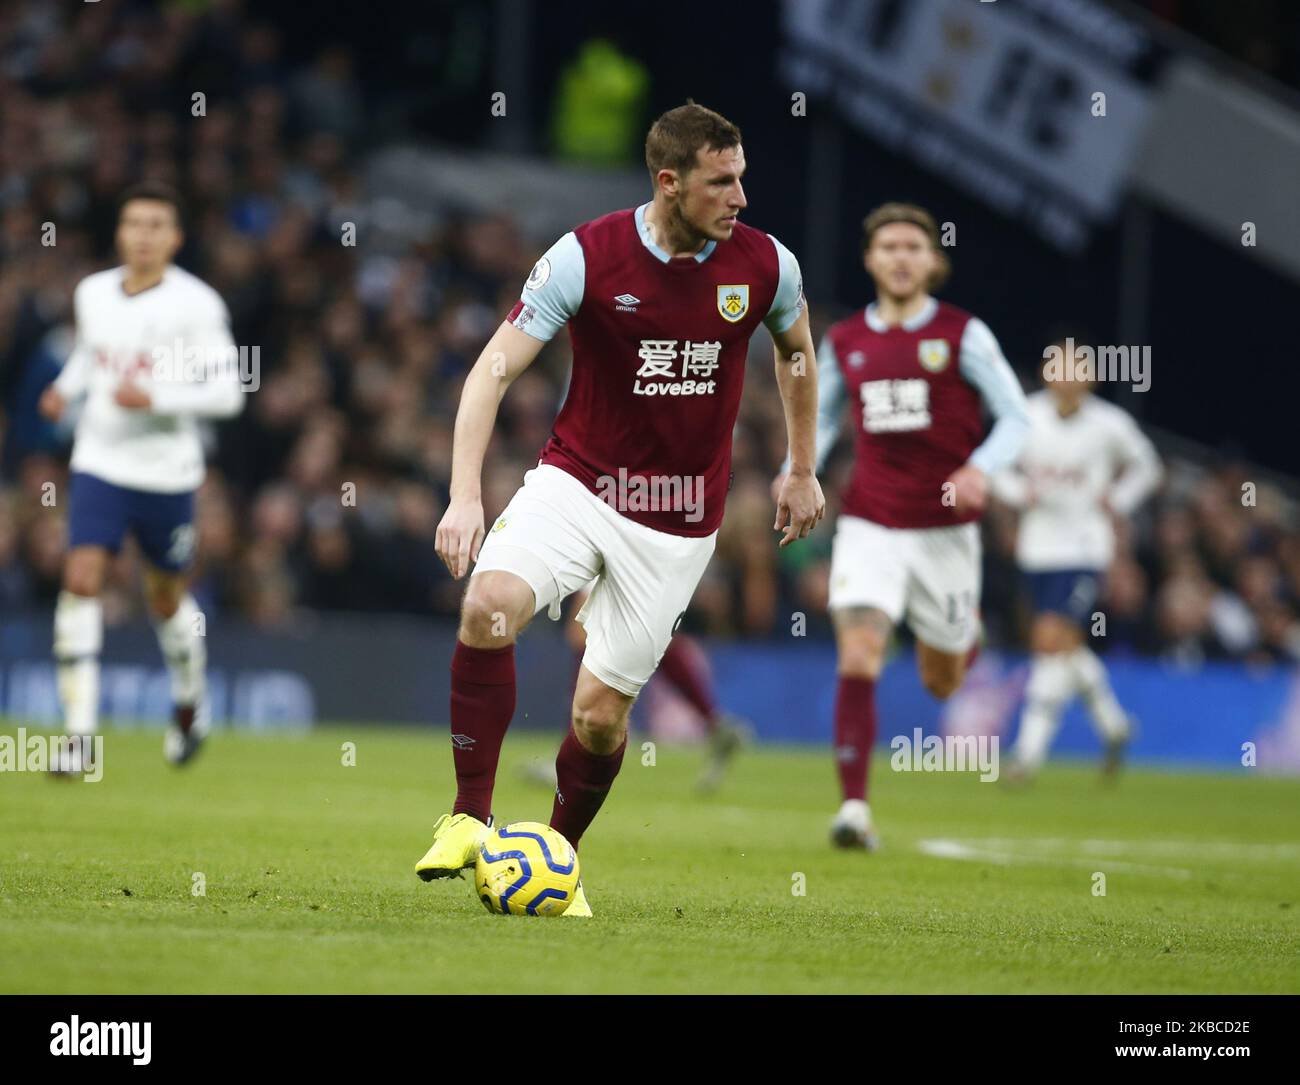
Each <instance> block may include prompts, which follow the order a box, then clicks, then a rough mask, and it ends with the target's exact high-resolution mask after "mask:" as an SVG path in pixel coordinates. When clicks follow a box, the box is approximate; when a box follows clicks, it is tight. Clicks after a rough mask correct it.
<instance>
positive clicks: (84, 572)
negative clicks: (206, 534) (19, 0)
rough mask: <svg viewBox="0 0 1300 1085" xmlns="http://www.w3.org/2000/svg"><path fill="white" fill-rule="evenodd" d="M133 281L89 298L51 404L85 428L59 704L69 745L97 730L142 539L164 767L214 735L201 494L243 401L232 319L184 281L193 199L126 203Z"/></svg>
mask: <svg viewBox="0 0 1300 1085" xmlns="http://www.w3.org/2000/svg"><path fill="white" fill-rule="evenodd" d="M116 241H117V249H118V254H119V256H120V257H121V259H122V266H120V267H116V268H112V269H110V270H108V271H100V272H97V273H95V274H93V275H88V276H87V277H86V278H85V279H83V280H82V281H81V282H80V283H79V284H78V285H77V288H76V292H75V294H74V309H75V316H76V346H75V348H74V350H73V352H72V355H71V356H70V357H69V358H68V360H67V362H66V363H65V365H64V367H63V370H62V372H61V373H60V374H59V376H58V378H57V379H56V380H55V381H54V382H53V384H51V385H50V387H48V388H47V389H46V390H45V392H44V393H43V395H42V397H41V402H40V410H41V413H42V414H43V415H44V416H45V417H46V418H48V419H50V420H51V421H58V420H59V419H60V418H62V417H63V414H64V411H65V410H66V409H67V408H68V406H69V404H70V403H72V402H73V401H74V400H77V399H81V398H83V397H84V400H85V403H84V407H83V409H82V412H81V415H80V417H79V419H78V420H77V423H76V436H75V440H74V443H73V449H72V464H71V478H70V489H71V494H70V496H69V514H68V532H69V539H68V554H67V558H66V560H65V563H64V568H63V588H62V591H61V592H60V593H59V598H58V603H57V604H56V607H55V613H54V656H55V660H56V662H57V664H58V677H59V698H60V701H61V702H62V706H63V713H64V723H65V726H66V728H67V731H68V733H69V735H71V736H74V737H77V738H82V739H88V738H89V736H91V735H93V734H94V733H95V731H96V730H97V729H98V723H99V721H98V709H99V653H100V647H101V644H102V642H103V624H104V623H103V610H102V605H101V602H100V598H99V597H100V594H101V592H102V591H103V587H104V580H105V577H106V575H107V572H108V567H109V561H110V558H111V556H112V555H113V554H115V553H117V551H118V550H119V549H120V548H121V545H122V540H123V539H124V537H125V536H126V535H127V534H128V533H130V534H132V535H133V536H134V537H135V539H136V542H137V543H138V545H139V547H140V550H141V552H142V553H143V555H144V558H145V571H144V586H145V598H146V601H147V605H148V609H149V614H150V618H151V620H152V621H153V624H154V628H155V630H156V631H157V634H158V644H159V646H160V647H161V649H162V654H163V658H164V659H165V661H166V664H167V670H168V672H169V675H170V678H171V692H172V700H173V704H174V708H173V718H172V723H171V726H170V727H169V728H168V730H167V735H166V738H165V741H164V747H163V749H164V753H165V755H166V757H167V760H169V761H170V762H172V763H173V764H183V763H184V762H186V761H188V760H189V759H190V758H191V757H192V756H193V755H194V753H195V752H196V751H197V750H198V748H199V745H200V744H201V743H202V741H203V738H204V736H205V735H206V734H207V731H208V726H209V709H208V704H207V698H206V686H205V667H206V655H207V653H206V650H205V647H204V639H203V635H202V634H203V632H204V630H203V628H202V616H201V614H200V612H199V608H198V605H197V603H196V602H195V601H194V597H193V596H192V595H191V594H190V593H189V591H188V589H187V580H186V570H187V569H188V567H189V565H190V563H191V562H192V560H193V556H194V543H195V530H194V523H193V521H194V492H195V491H196V490H197V489H198V488H199V486H200V485H201V484H202V482H203V476H204V460H203V446H202V443H201V440H200V436H199V427H198V421H197V420H198V419H199V418H205V417H206V418H229V417H232V416H234V415H236V414H238V413H239V411H240V409H241V408H242V406H243V402H244V396H243V389H242V387H241V384H240V374H239V368H238V365H237V364H236V363H237V351H236V348H235V344H234V340H233V339H232V338H231V334H230V327H229V324H230V318H229V315H228V314H227V311H226V306H225V303H224V302H223V301H222V300H221V297H220V295H218V294H217V292H216V291H215V290H213V289H212V288H211V287H210V286H208V285H207V284H206V283H204V282H203V281H202V280H200V279H198V278H196V277H195V276H194V275H191V274H190V273H189V272H187V271H184V270H182V269H181V268H179V267H176V266H175V265H174V264H173V263H172V259H173V257H174V256H175V255H176V252H177V251H178V250H179V249H180V246H181V243H182V241H183V234H182V232H181V222H180V204H179V199H178V197H177V196H176V195H175V193H173V192H172V191H171V190H170V189H169V188H167V187H166V186H163V185H155V184H148V183H146V184H141V185H137V186H135V187H134V188H132V189H129V190H128V191H127V192H126V193H125V194H124V195H123V197H122V200H121V203H120V209H119V215H118V223H117V235H116ZM89 749H90V744H89V742H88V741H85V742H82V743H70V744H69V746H68V747H67V748H66V755H67V756H66V757H64V758H62V759H61V763H60V764H59V765H58V766H57V768H56V771H59V772H62V773H67V774H74V773H78V772H82V771H85V770H86V769H87V768H88V767H89V766H87V765H86V764H84V759H85V758H86V757H87V756H88V751H89Z"/></svg>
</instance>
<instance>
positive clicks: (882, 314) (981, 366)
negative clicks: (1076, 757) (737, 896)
mask: <svg viewBox="0 0 1300 1085" xmlns="http://www.w3.org/2000/svg"><path fill="white" fill-rule="evenodd" d="M862 252H863V262H864V264H865V266H866V269H867V272H868V273H869V274H870V275H871V278H872V280H873V282H874V283H875V287H876V300H875V301H874V302H873V303H871V304H870V305H868V306H867V307H866V308H865V309H864V310H859V311H858V312H855V313H854V314H853V315H852V316H850V317H847V318H846V319H844V320H842V321H840V322H839V323H838V324H835V325H833V326H832V327H831V328H830V330H829V331H828V332H827V333H826V336H825V338H824V339H823V340H822V342H821V345H820V347H819V349H818V351H817V383H818V412H817V467H818V469H819V470H820V466H821V464H822V462H824V460H825V457H826V455H827V453H828V452H829V451H830V448H831V446H832V445H833V444H834V443H835V438H836V436H837V435H838V433H839V428H840V416H841V413H842V407H843V404H844V402H845V400H847V401H848V402H849V403H851V404H852V408H853V411H852V417H853V426H854V431H855V433H856V434H857V437H856V448H855V462H854V469H853V476H852V479H851V480H850V482H849V486H848V489H847V491H846V492H845V494H844V497H843V502H842V507H841V512H840V516H839V520H838V522H837V524H836V527H835V539H834V543H833V546H832V552H831V575H830V610H831V619H832V622H833V624H834V627H835V642H836V649H837V654H838V687H837V690H836V696H835V721H834V734H835V739H834V742H835V747H834V748H835V761H836V767H837V769H838V772H839V777H840V788H841V798H842V802H841V805H840V809H839V812H838V813H837V814H836V815H835V817H834V819H833V820H832V822H831V840H832V842H833V843H834V844H835V845H836V846H838V847H845V848H864V849H867V850H872V849H874V848H875V847H876V846H877V843H878V838H877V836H876V832H875V828H874V825H873V823H872V818H871V810H870V808H869V807H868V805H867V802H866V798H867V792H866V788H867V770H868V765H869V759H870V755H871V747H872V744H873V743H874V742H875V738H876V701H875V698H876V680H877V679H878V678H879V676H880V671H881V668H882V666H883V663H884V658H885V649H886V647H887V646H888V643H889V637H890V634H891V632H892V630H893V627H894V626H895V624H897V622H898V621H900V620H901V619H902V618H904V617H906V619H907V623H908V625H909V627H910V628H911V630H912V632H913V633H914V634H915V635H916V640H917V645H916V648H917V656H916V658H917V665H918V667H919V669H920V672H921V681H922V682H923V683H924V684H925V687H926V689H928V690H929V691H930V692H931V693H932V694H933V695H934V696H936V697H939V698H941V699H946V698H947V697H949V696H950V695H951V694H952V693H953V692H954V691H955V690H956V689H957V687H958V686H959V685H961V682H962V679H963V678H964V677H965V674H966V668H967V666H968V664H969V661H970V658H971V657H972V656H973V653H974V651H975V646H976V641H977V639H978V637H979V630H980V625H979V613H978V607H979V595H980V537H979V525H978V524H977V523H976V522H975V521H976V520H978V519H979V516H980V514H981V512H982V511H983V508H984V504H985V500H986V497H987V492H988V476H989V474H990V473H991V472H993V471H996V470H999V469H1000V468H1002V467H1005V466H1006V465H1007V464H1009V463H1010V462H1011V461H1012V459H1014V457H1015V456H1016V455H1017V454H1018V453H1019V451H1020V447H1021V445H1022V443H1023V441H1024V437H1025V433H1026V430H1027V428H1028V422H1027V419H1026V414H1025V397H1024V393H1023V392H1022V391H1021V389H1020V384H1019V382H1018V381H1017V380H1016V377H1015V374H1014V373H1013V372H1012V371H1011V367H1010V366H1009V365H1008V364H1007V361H1006V359H1005V358H1004V357H1003V356H1002V351H1001V350H1000V349H999V347H998V344H997V340H996V339H994V337H993V333H992V332H991V331H990V330H989V329H988V327H987V326H986V325H985V324H984V323H983V322H982V321H981V320H979V319H977V318H976V317H973V316H971V314H970V313H966V312H963V311H962V310H961V309H958V308H956V307H955V306H953V305H949V304H947V303H946V302H941V301H937V300H936V299H935V298H933V297H932V296H931V294H930V291H932V290H934V289H936V288H937V287H938V286H939V285H940V284H942V282H943V281H944V279H945V278H946V277H947V272H948V262H947V258H946V256H945V254H944V252H943V250H942V248H941V247H940V245H939V232H938V228H937V227H936V225H935V221H934V218H933V217H932V216H931V215H930V214H929V212H927V211H925V210H924V209H923V208H920V207H917V206H915V205H912V204H905V203H888V204H885V205H883V206H881V207H878V208H877V209H876V210H874V211H872V212H871V214H870V215H868V216H867V218H866V220H865V221H864V223H863V242H862ZM981 405H983V406H986V407H988V409H989V411H990V412H991V413H992V415H993V418H994V424H993V428H992V430H991V432H989V434H988V436H987V437H985V435H984V423H983V419H982V414H981ZM787 462H788V461H787ZM784 479H785V474H784V470H783V473H782V474H781V475H780V476H779V477H778V479H777V481H776V485H778V486H779V485H783V484H784ZM909 726H910V725H909Z"/></svg>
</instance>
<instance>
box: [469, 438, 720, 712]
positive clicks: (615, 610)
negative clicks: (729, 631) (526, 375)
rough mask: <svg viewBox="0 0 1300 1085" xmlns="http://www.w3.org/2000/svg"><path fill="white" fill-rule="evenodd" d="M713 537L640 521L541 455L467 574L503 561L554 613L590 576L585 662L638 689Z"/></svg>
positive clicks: (623, 687) (582, 614) (618, 685)
mask: <svg viewBox="0 0 1300 1085" xmlns="http://www.w3.org/2000/svg"><path fill="white" fill-rule="evenodd" d="M717 538H718V533H717V532H716V531H715V532H713V534H711V535H704V536H701V537H698V538H691V537H687V536H684V535H672V534H669V533H668V532H666V531H656V530H655V529H654V528H650V527H646V526H645V525H644V524H638V523H636V522H635V521H634V520H629V519H628V518H627V517H626V516H623V515H621V514H620V513H619V512H618V511H617V510H615V509H613V508H611V507H610V506H609V505H608V504H606V503H605V502H604V501H602V500H601V499H600V498H599V497H597V496H596V495H595V494H594V493H592V492H591V491H590V490H588V489H587V487H586V486H584V485H583V484H582V483H581V482H579V481H578V480H577V479H576V478H574V477H573V476H572V475H570V474H569V473H568V472H567V471H562V470H561V469H560V468H558V467H555V466H553V465H551V464H548V463H543V464H538V466H536V467H534V468H533V469H532V470H530V471H528V472H526V473H525V475H524V484H523V486H521V487H520V488H519V489H518V490H517V491H515V495H514V497H512V498H511V499H510V503H509V504H508V505H506V507H505V509H504V510H503V511H502V513H501V515H500V516H498V517H497V519H496V522H495V523H494V524H493V525H492V527H491V528H490V529H489V530H488V533H487V537H486V538H485V539H484V540H483V545H482V547H481V548H480V549H479V555H478V562H477V564H476V565H475V566H474V571H473V573H471V574H470V575H471V576H475V575H477V574H478V573H483V572H487V571H488V570H489V569H502V570H505V571H506V572H511V573H514V574H515V575H516V576H519V577H522V578H523V579H524V580H526V581H527V582H528V584H529V585H530V586H531V587H532V589H533V596H534V599H535V601H536V607H535V609H534V611H533V613H534V614H536V613H537V612H538V611H540V610H547V611H548V612H549V616H550V618H551V620H552V621H556V620H558V619H559V617H560V612H561V610H560V604H561V603H562V602H563V601H564V599H565V598H567V597H568V596H569V595H571V594H573V592H575V591H577V590H579V589H580V588H585V587H587V586H588V585H590V586H591V594H590V595H589V596H588V597H587V601H586V602H585V603H584V604H583V606H582V609H581V610H580V611H579V612H578V621H579V622H580V623H581V624H582V626H583V628H584V629H585V630H586V633H587V650H586V653H585V654H584V655H583V657H582V663H583V666H585V667H586V668H587V670H589V671H590V672H591V673H592V674H594V675H595V676H596V677H597V678H599V679H600V680H601V681H602V682H604V683H605V684H606V685H607V686H610V687H612V688H613V689H616V690H618V691H619V692H621V693H625V694H627V695H628V696H629V697H635V696H636V695H637V694H638V693H640V692H641V687H642V686H644V685H645V684H646V682H648V681H649V680H650V676H651V675H652V674H654V671H655V668H656V667H658V666H659V660H660V659H661V658H662V657H663V654H664V652H665V651H666V650H667V648H668V642H669V641H670V640H672V637H673V633H674V631H675V630H676V628H677V625H678V623H679V622H680V621H681V617H682V615H683V614H684V613H685V612H686V606H687V604H688V603H689V602H690V599H691V596H692V595H693V594H694V593H695V588H696V585H697V584H699V582H700V577H702V576H703V575H704V570H705V567H706V566H707V565H708V564H709V558H711V557H712V556H713V548H714V546H715V545H716V544H717Z"/></svg>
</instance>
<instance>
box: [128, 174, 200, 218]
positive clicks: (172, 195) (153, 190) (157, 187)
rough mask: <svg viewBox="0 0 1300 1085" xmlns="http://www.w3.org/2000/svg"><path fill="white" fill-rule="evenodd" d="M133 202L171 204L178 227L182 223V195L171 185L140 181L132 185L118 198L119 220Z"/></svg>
mask: <svg viewBox="0 0 1300 1085" xmlns="http://www.w3.org/2000/svg"><path fill="white" fill-rule="evenodd" d="M132 200H156V201H157V202H158V203H165V204H170V205H171V209H172V211H173V212H174V213H175V215H176V225H177V226H180V225H181V223H182V219H183V210H184V209H183V208H182V206H181V194H180V193H179V192H177V191H176V189H174V188H172V186H171V185H169V184H165V183H164V182H162V181H140V182H139V183H138V184H134V185H132V186H131V187H130V188H128V189H127V190H126V191H125V192H123V193H122V195H121V196H120V197H118V201H117V217H118V218H121V217H122V211H123V210H124V209H125V208H126V205H127V204H128V203H130V202H131V201H132Z"/></svg>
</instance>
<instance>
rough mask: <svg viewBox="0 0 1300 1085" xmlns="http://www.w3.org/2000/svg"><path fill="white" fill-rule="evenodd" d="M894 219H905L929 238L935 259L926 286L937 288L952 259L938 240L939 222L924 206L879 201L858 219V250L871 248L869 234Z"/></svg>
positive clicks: (900, 220)
mask: <svg viewBox="0 0 1300 1085" xmlns="http://www.w3.org/2000/svg"><path fill="white" fill-rule="evenodd" d="M895 222H908V223H911V224H912V225H913V226H919V227H920V228H921V229H922V230H924V231H925V236H926V237H928V238H929V239H930V245H931V247H932V248H933V249H934V255H935V258H936V261H937V264H936V267H935V269H934V271H933V273H932V274H931V275H930V282H929V284H928V285H929V288H930V289H931V290H938V289H939V287H941V286H942V285H943V284H944V283H945V282H947V281H948V276H949V274H951V272H952V263H951V262H950V261H949V259H948V254H947V253H946V252H944V249H943V246H942V245H940V244H939V224H938V223H937V222H935V221H934V216H933V215H932V214H930V212H929V211H927V210H926V209H925V208H924V207H921V206H920V205H919V204H915V203H882V204H881V205H880V206H879V207H877V208H876V209H875V210H874V211H872V212H871V214H869V215H868V216H867V217H866V218H864V219H863V220H862V254H863V255H864V256H865V255H866V254H867V250H868V249H869V248H871V241H872V238H874V237H875V236H876V231H877V230H879V229H880V228H881V227H882V226H889V225H891V224H893V223H895Z"/></svg>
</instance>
